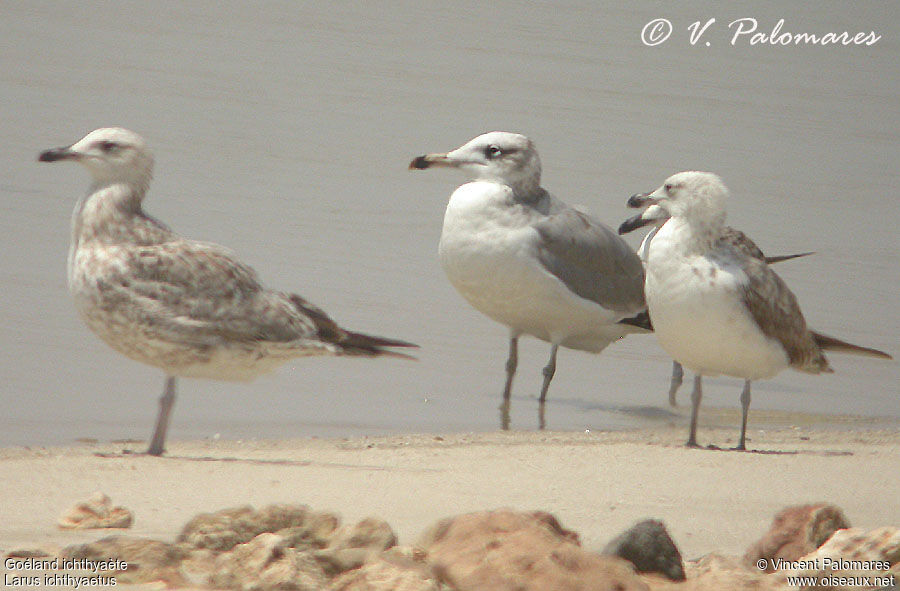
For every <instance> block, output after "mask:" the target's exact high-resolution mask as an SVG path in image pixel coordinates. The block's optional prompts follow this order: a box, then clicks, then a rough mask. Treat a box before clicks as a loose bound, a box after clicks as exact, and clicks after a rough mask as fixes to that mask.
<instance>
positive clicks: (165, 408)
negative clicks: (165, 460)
mask: <svg viewBox="0 0 900 591" xmlns="http://www.w3.org/2000/svg"><path fill="white" fill-rule="evenodd" d="M174 405H175V377H174V376H166V388H165V390H164V391H163V395H162V396H160V398H159V415H157V417H156V427H155V428H154V429H153V439H151V440H150V447H148V448H147V454H148V455H151V456H161V455H163V452H164V451H165V443H166V431H168V429H169V416H170V415H171V414H172V406H174Z"/></svg>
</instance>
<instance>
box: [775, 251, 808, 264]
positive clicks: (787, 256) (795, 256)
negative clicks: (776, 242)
mask: <svg viewBox="0 0 900 591" xmlns="http://www.w3.org/2000/svg"><path fill="white" fill-rule="evenodd" d="M811 254H816V253H815V252H801V253H798V254H783V255H779V256H774V257H766V264H767V265H774V264H775V263H780V262H782V261H789V260H791V259H799V258H800V257H808V256H809V255H811Z"/></svg>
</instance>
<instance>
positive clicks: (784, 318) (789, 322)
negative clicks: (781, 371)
mask: <svg viewBox="0 0 900 591" xmlns="http://www.w3.org/2000/svg"><path fill="white" fill-rule="evenodd" d="M740 262H741V267H742V269H743V271H744V273H745V274H746V276H747V279H748V282H747V284H745V285H744V286H743V289H742V294H741V295H742V296H743V300H744V304H745V305H746V307H747V310H748V311H749V312H750V314H751V315H752V316H753V319H754V320H755V321H756V324H757V325H758V326H759V328H760V330H762V332H763V334H764V335H766V336H767V337H769V338H770V339H774V340H776V341H778V342H779V343H781V346H782V347H784V350H785V352H786V353H787V356H788V359H789V360H790V364H791V367H793V368H794V369H797V370H800V371H805V372H809V373H821V372H830V371H831V368H830V366H829V365H828V360H827V359H826V358H825V355H823V354H822V351H821V350H820V348H819V346H818V345H817V344H816V342H815V339H814V338H813V334H812V333H811V332H810V330H809V329H808V328H807V326H806V319H804V318H803V313H802V312H801V311H800V304H798V303H797V298H796V296H794V294H793V293H792V292H791V290H790V289H789V288H788V286H787V284H786V283H785V282H784V281H783V280H782V279H781V277H779V276H778V275H777V274H776V273H775V272H774V271H772V270H771V269H770V268H769V267H768V265H766V263H765V261H763V260H761V259H757V258H749V257H740Z"/></svg>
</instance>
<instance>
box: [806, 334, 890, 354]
mask: <svg viewBox="0 0 900 591" xmlns="http://www.w3.org/2000/svg"><path fill="white" fill-rule="evenodd" d="M811 332H812V335H813V339H814V340H815V341H816V344H817V345H818V346H819V348H820V349H822V350H824V351H837V352H839V353H852V354H854V355H865V356H866V357H878V358H879V359H893V357H891V356H890V355H888V354H887V353H885V352H884V351H879V350H878V349H870V348H869V347H860V346H859V345H854V344H851V343H848V342H846V341H842V340H840V339H836V338H834V337H830V336H828V335H824V334H822V333H818V332H815V331H811Z"/></svg>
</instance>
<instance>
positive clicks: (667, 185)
mask: <svg viewBox="0 0 900 591" xmlns="http://www.w3.org/2000/svg"><path fill="white" fill-rule="evenodd" d="M665 189H666V193H671V192H672V183H666V186H665Z"/></svg>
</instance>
